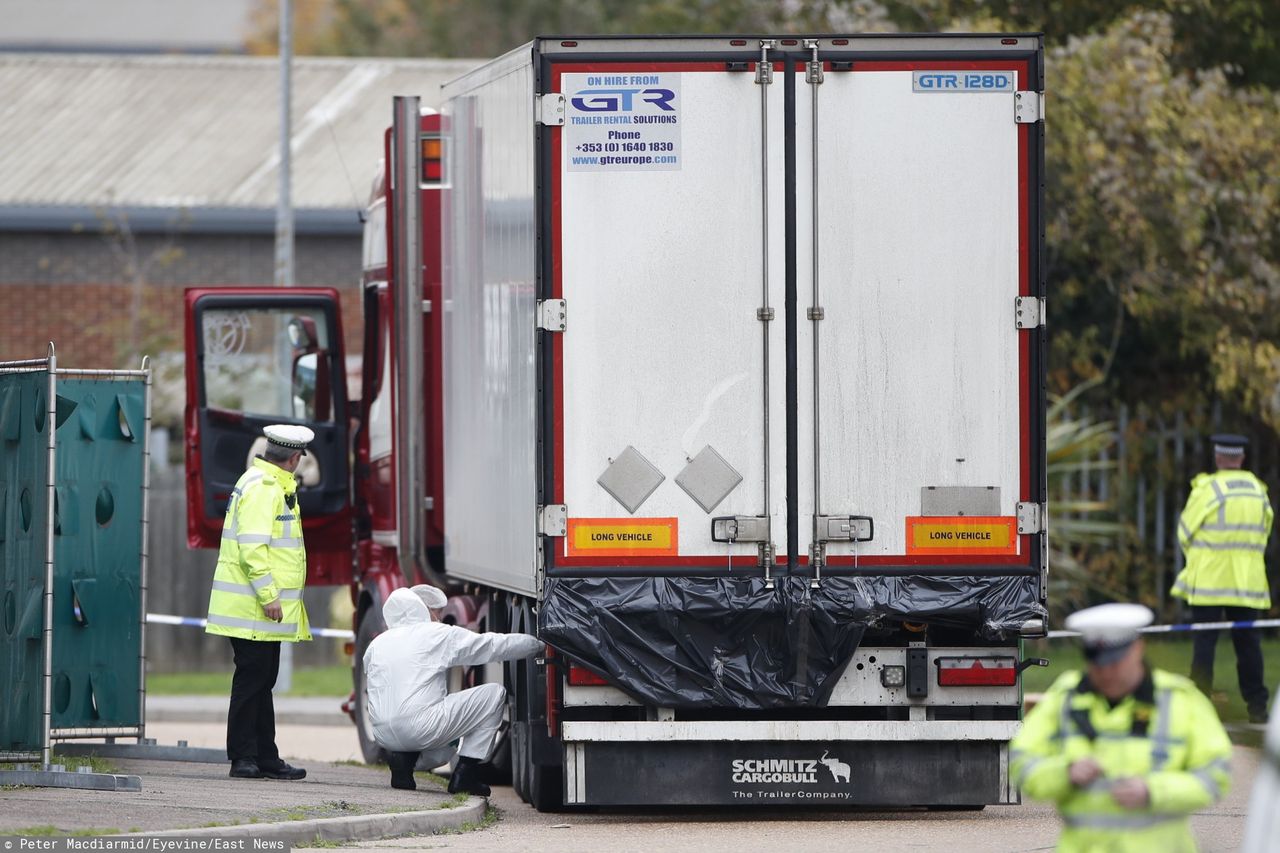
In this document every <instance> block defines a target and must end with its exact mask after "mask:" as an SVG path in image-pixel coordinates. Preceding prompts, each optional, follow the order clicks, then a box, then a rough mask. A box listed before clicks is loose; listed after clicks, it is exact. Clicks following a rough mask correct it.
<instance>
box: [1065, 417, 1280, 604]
mask: <svg viewBox="0 0 1280 853" xmlns="http://www.w3.org/2000/svg"><path fill="white" fill-rule="evenodd" d="M1072 415H1074V416H1077V417H1083V418H1087V419H1091V420H1094V421H1109V422H1111V423H1112V424H1114V429H1113V431H1112V437H1113V442H1112V443H1111V446H1110V447H1109V448H1107V449H1105V450H1104V451H1102V452H1101V453H1099V454H1098V456H1097V458H1096V460H1094V461H1095V462H1096V465H1094V466H1087V467H1085V468H1084V469H1083V470H1081V471H1079V472H1077V473H1073V474H1070V475H1065V476H1063V477H1062V478H1061V479H1060V480H1058V481H1057V482H1056V483H1055V484H1054V486H1053V487H1051V493H1050V495H1049V498H1050V502H1051V503H1052V501H1054V500H1059V501H1065V500H1073V499H1074V500H1080V499H1092V500H1098V501H1104V502H1108V503H1110V505H1111V508H1112V509H1111V512H1110V513H1105V514H1104V515H1107V516H1109V517H1111V518H1114V519H1115V520H1117V521H1119V522H1120V523H1121V524H1122V525H1123V527H1124V532H1123V533H1121V534H1120V537H1119V538H1118V540H1117V542H1116V543H1115V544H1116V545H1123V546H1125V547H1126V548H1127V549H1129V551H1130V553H1132V554H1137V555H1139V556H1140V557H1143V558H1146V560H1147V561H1149V563H1150V564H1151V565H1152V566H1153V567H1154V573H1153V576H1152V577H1148V578H1143V579H1141V584H1142V585H1144V586H1145V587H1146V588H1139V589H1135V590H1133V592H1134V593H1136V594H1140V595H1144V596H1150V599H1151V600H1153V601H1154V602H1156V603H1157V604H1158V605H1159V606H1160V607H1161V609H1164V610H1171V609H1172V605H1173V601H1171V600H1170V597H1169V594H1168V593H1169V588H1170V587H1171V586H1172V585H1173V581H1174V579H1175V578H1176V577H1177V574H1178V572H1179V571H1181V570H1182V567H1183V555H1182V550H1181V548H1180V547H1179V546H1178V518H1179V516H1180V515H1181V513H1182V507H1183V505H1184V504H1185V503H1186V500H1187V495H1188V494H1189V493H1190V490H1191V480H1192V478H1193V477H1195V476H1196V475H1197V474H1199V473H1201V472H1203V471H1212V470H1214V465H1213V449H1212V447H1211V446H1210V443H1209V439H1208V436H1209V435H1210V434H1212V433H1215V432H1238V433H1240V434H1242V435H1245V436H1247V437H1248V438H1249V440H1250V441H1249V453H1248V456H1247V457H1246V460H1245V468H1247V469H1248V470H1249V471H1251V472H1253V473H1254V474H1255V475H1256V476H1258V477H1259V478H1260V479H1261V480H1262V481H1263V482H1265V483H1266V484H1267V487H1268V489H1269V490H1270V492H1271V496H1272V505H1273V506H1275V505H1276V495H1277V494H1280V447H1277V444H1276V441H1275V439H1274V437H1273V435H1272V434H1271V433H1270V432H1269V431H1268V430H1266V429H1265V428H1263V427H1260V426H1258V425H1256V424H1255V425H1248V424H1246V425H1243V426H1242V425H1237V424H1232V423H1230V422H1229V421H1228V420H1226V419H1224V417H1223V414H1222V408H1221V406H1220V405H1219V406H1214V407H1212V408H1206V409H1204V410H1200V411H1196V412H1191V413H1183V412H1178V413H1177V414H1174V415H1172V416H1168V415H1163V414H1161V413H1158V412H1153V411H1151V410H1150V409H1148V408H1145V407H1137V408H1134V409H1131V408H1130V407H1128V406H1119V407H1118V408H1116V409H1115V410H1114V411H1112V412H1100V411H1098V410H1091V409H1088V408H1084V407H1081V408H1080V409H1079V410H1078V411H1076V412H1074V413H1072ZM1051 535H1052V534H1051ZM1266 561H1267V567H1268V574H1269V576H1270V579H1271V585H1272V588H1273V589H1275V588H1276V587H1277V575H1278V574H1280V572H1278V571H1277V569H1278V568H1280V565H1278V564H1280V536H1276V535H1273V536H1272V537H1271V539H1270V541H1269V542H1268V543H1267V551H1266ZM1050 571H1051V572H1052V566H1050ZM1273 598H1280V596H1273Z"/></svg>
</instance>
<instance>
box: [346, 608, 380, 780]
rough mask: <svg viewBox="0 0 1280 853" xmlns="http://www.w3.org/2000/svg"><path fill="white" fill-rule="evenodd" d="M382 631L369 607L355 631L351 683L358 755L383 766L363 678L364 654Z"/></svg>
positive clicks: (367, 688) (375, 611) (377, 616)
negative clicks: (370, 720) (353, 692)
mask: <svg viewBox="0 0 1280 853" xmlns="http://www.w3.org/2000/svg"><path fill="white" fill-rule="evenodd" d="M381 631H382V617H381V616H379V615H377V610H376V609H375V608H373V607H370V608H368V609H366V610H365V612H364V615H363V616H362V617H361V618H360V627H359V629H358V630H357V631H356V648H355V657H356V659H355V665H354V667H353V669H352V681H353V686H354V688H355V694H356V697H355V711H356V715H355V716H356V736H357V737H358V738H359V740H360V754H361V755H362V756H363V757H364V760H365V762H366V763H368V764H385V763H386V761H387V756H386V753H385V752H384V751H383V749H382V747H380V746H378V744H377V742H376V741H374V739H373V727H372V725H371V724H370V722H369V685H368V683H367V682H366V681H365V677H364V653H365V650H366V649H368V648H369V644H370V643H372V642H373V638H374V637H376V636H378V634H379V633H381Z"/></svg>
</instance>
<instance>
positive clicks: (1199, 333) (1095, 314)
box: [1046, 13, 1280, 429]
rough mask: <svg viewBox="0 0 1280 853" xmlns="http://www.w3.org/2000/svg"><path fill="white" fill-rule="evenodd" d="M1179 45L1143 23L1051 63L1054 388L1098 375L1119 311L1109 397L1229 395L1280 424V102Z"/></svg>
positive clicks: (1138, 17)
mask: <svg viewBox="0 0 1280 853" xmlns="http://www.w3.org/2000/svg"><path fill="white" fill-rule="evenodd" d="M1173 49H1174V42H1173V26H1172V21H1171V20H1170V18H1169V17H1168V16H1165V15H1156V14H1151V13H1137V14H1135V15H1133V16H1131V17H1129V18H1126V19H1124V20H1122V21H1120V22H1118V23H1117V24H1115V25H1113V26H1112V27H1111V28H1110V29H1109V30H1107V31H1106V32H1105V33H1103V34H1100V35H1096V36H1088V37H1085V38H1081V39H1075V40H1073V41H1071V42H1070V43H1069V44H1067V45H1065V46H1064V47H1062V48H1060V49H1057V50H1055V51H1053V53H1052V55H1051V57H1050V60H1049V63H1048V82H1047V86H1046V88H1047V89H1048V90H1049V91H1050V92H1051V93H1052V99H1053V100H1052V101H1051V102H1050V103H1051V105H1056V107H1057V108H1056V109H1053V107H1052V106H1051V109H1050V113H1049V115H1050V119H1049V121H1050V124H1049V127H1050V132H1049V133H1048V134H1047V139H1048V142H1047V146H1048V151H1047V157H1048V168H1049V176H1048V177H1049V180H1048V195H1049V198H1048V210H1049V216H1050V219H1049V223H1048V242H1049V282H1050V296H1051V301H1052V304H1053V305H1054V316H1055V323H1054V326H1053V327H1052V328H1053V329H1054V332H1053V344H1052V346H1053V351H1052V354H1051V357H1050V362H1051V364H1053V365H1054V368H1053V373H1054V376H1053V379H1054V381H1055V383H1056V384H1057V385H1058V386H1059V387H1060V388H1061V387H1064V386H1070V385H1073V384H1075V382H1077V381H1079V379H1080V378H1082V377H1084V378H1087V377H1088V376H1089V375H1090V374H1091V373H1094V372H1096V368H1095V367H1092V365H1094V364H1096V363H1097V362H1098V361H1100V360H1101V358H1102V356H1101V352H1102V349H1103V346H1104V344H1103V342H1102V340H1101V339H1102V338H1103V337H1104V335H1103V333H1102V331H1101V330H1103V329H1106V328H1108V326H1109V325H1110V322H1109V320H1108V318H1109V317H1111V316H1113V315H1114V312H1115V310H1116V309H1117V301H1118V303H1119V306H1118V307H1119V309H1120V310H1121V311H1122V312H1123V315H1124V321H1125V325H1126V333H1125V335H1124V336H1123V338H1122V339H1121V341H1120V346H1119V351H1118V353H1117V356H1116V359H1115V364H1116V367H1115V370H1114V371H1113V376H1112V378H1111V380H1110V385H1111V389H1112V391H1113V393H1114V394H1115V395H1116V396H1118V397H1119V398H1121V399H1128V400H1131V401H1137V400H1142V399H1150V400H1155V401H1163V403H1164V405H1165V407H1166V408H1170V407H1176V408H1183V409H1189V408H1191V407H1192V406H1193V404H1196V403H1202V402H1204V401H1206V400H1208V399H1210V398H1211V397H1213V396H1215V395H1220V396H1222V397H1225V398H1227V399H1229V400H1233V401H1235V402H1236V403H1237V404H1238V406H1239V407H1240V408H1241V409H1242V410H1243V411H1245V412H1248V413H1250V414H1253V415H1255V416H1256V417H1258V418H1259V419H1261V420H1262V421H1264V422H1266V423H1268V424H1270V425H1271V426H1272V428H1273V429H1274V428H1280V396H1278V394H1277V388H1278V387H1280V348H1278V347H1277V342H1278V341H1280V184H1278V183H1277V182H1276V180H1275V176H1276V175H1277V174H1280V100H1278V99H1277V96H1276V95H1275V94H1274V93H1271V92H1267V91H1264V90H1249V89H1239V88H1234V87H1232V86H1230V85H1229V84H1228V81H1227V77H1226V74H1225V73H1224V72H1223V71H1222V70H1220V69H1211V70H1206V71H1200V72H1196V73H1194V74H1192V73H1183V72H1179V71H1177V70H1176V69H1175V68H1174V66H1173V64H1172V61H1171V56H1172V54H1173Z"/></svg>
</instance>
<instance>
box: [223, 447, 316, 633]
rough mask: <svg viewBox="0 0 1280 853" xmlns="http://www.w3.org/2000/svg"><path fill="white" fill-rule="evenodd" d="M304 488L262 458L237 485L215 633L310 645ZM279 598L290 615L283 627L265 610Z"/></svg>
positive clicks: (225, 527)
mask: <svg viewBox="0 0 1280 853" xmlns="http://www.w3.org/2000/svg"><path fill="white" fill-rule="evenodd" d="M297 489H298V486H297V482H296V481H295V480H294V478H293V475H292V474H290V473H289V472H288V471H286V470H284V469H283V468H280V467H279V466H277V465H273V464H271V463H270V462H268V461H266V460H265V459H260V458H259V459H255V460H253V466H252V467H251V468H250V469H249V470H248V471H246V472H245V473H244V475H243V476H242V477H241V478H240V480H239V482H237V483H236V487H235V489H234V490H232V492H231V500H230V501H229V502H228V504H227V517H226V520H225V521H224V522H223V526H222V547H221V549H220V550H219V551H218V566H217V568H216V569H215V570H214V573H213V590H212V592H211V593H210V595H209V619H208V624H207V625H206V627H205V630H206V631H207V632H208V633H210V634H222V635H224V636H227V637H240V638H242V639H246V640H285V641H289V642H295V641H297V640H310V639H311V628H310V625H309V624H308V622H307V611H306V608H305V607H303V605H302V588H303V587H304V586H305V585H306V582H307V552H306V549H305V548H304V547H303V544H302V513H301V512H300V511H299V509H298V507H297V501H296V499H295V498H294V496H295V495H296V493H297ZM290 504H293V506H290ZM276 599H279V600H280V608H281V611H282V612H283V615H284V618H283V619H282V620H281V621H280V622H273V621H272V620H270V619H268V618H267V615H266V613H265V612H264V611H263V609H262V607H263V605H265V604H270V603H271V602H273V601H275V600H276Z"/></svg>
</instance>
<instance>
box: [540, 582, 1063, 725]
mask: <svg viewBox="0 0 1280 853" xmlns="http://www.w3.org/2000/svg"><path fill="white" fill-rule="evenodd" d="M776 584H777V585H776V588H775V589H772V590H768V589H765V587H764V580H763V579H762V578H745V577H744V578H728V577H726V578H705V577H704V578H697V577H620V578H556V577H550V578H548V579H547V582H546V586H545V588H544V595H543V603H542V608H541V612H540V614H539V620H538V622H539V635H540V636H541V638H542V639H543V640H544V641H545V642H547V643H550V644H551V645H552V646H553V647H554V648H555V649H557V650H558V651H560V652H563V653H564V654H565V655H567V656H568V657H569V658H570V659H572V660H574V661H575V662H577V663H581V664H583V665H585V666H586V667H587V668H588V669H591V670H594V671H595V672H596V673H598V674H600V675H603V676H605V677H607V678H609V679H610V680H611V681H612V682H614V683H615V684H616V685H617V686H619V687H621V688H622V689H623V690H625V691H627V692H628V693H630V694H632V695H633V696H635V697H636V698H637V699H639V700H641V701H643V702H645V703H646V704H650V705H657V706H660V707H667V708H710V707H720V708H724V707H729V708H742V709H762V708H794V707H806V706H807V707H822V706H824V705H825V704H826V702H827V700H828V698H829V697H830V695H831V691H832V689H833V688H834V687H835V684H836V682H837V681H838V680H839V678H840V675H841V674H842V673H843V672H844V668H845V667H846V666H848V664H849V661H850V659H851V658H852V657H853V653H854V652H855V651H856V650H857V648H858V644H859V643H860V642H861V641H862V636H863V634H864V633H865V632H866V630H867V629H868V628H870V627H873V626H879V625H882V624H889V623H893V622H901V621H914V622H928V623H930V624H933V625H948V626H953V627H960V628H972V630H973V631H974V632H975V634H976V635H977V636H980V637H982V638H984V639H996V638H1001V637H1013V638H1016V637H1017V635H1018V629H1019V628H1020V627H1021V625H1022V624H1023V623H1024V622H1026V621H1027V620H1028V619H1035V618H1039V619H1045V618H1046V613H1045V610H1044V607H1043V606H1042V605H1041V604H1040V601H1039V593H1038V590H1039V578H1037V577H1034V576H1030V575H1028V576H1015V577H986V576H983V577H973V576H946V577H933V576H924V575H909V576H889V575H879V576H856V577H853V576H828V577H825V578H823V580H822V585H821V587H819V588H818V589H811V588H810V584H809V579H808V578H806V577H800V576H796V575H790V576H783V577H779V578H777V580H776Z"/></svg>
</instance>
